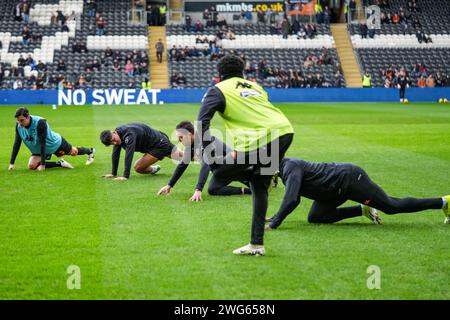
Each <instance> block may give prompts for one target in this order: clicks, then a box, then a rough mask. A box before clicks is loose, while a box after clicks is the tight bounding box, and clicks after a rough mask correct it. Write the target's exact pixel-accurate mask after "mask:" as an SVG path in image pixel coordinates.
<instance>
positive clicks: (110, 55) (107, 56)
mask: <svg viewBox="0 0 450 320" xmlns="http://www.w3.org/2000/svg"><path fill="white" fill-rule="evenodd" d="M113 54H114V53H113V51H112V49H111V48H110V47H108V48H106V50H105V57H106V58H111V57H112V56H113Z"/></svg>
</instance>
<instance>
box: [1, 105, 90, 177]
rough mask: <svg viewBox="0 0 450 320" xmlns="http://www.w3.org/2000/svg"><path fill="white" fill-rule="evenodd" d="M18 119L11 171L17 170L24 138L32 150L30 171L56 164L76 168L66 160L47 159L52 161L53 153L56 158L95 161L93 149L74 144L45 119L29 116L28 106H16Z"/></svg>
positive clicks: (51, 166) (29, 162)
mask: <svg viewBox="0 0 450 320" xmlns="http://www.w3.org/2000/svg"><path fill="white" fill-rule="evenodd" d="M15 118H16V121H17V124H16V138H15V142H14V146H13V150H12V154H11V160H10V162H9V168H8V169H9V170H14V168H15V161H16V158H17V154H18V153H19V150H20V146H21V144H22V141H23V142H24V143H25V145H26V146H27V148H28V149H29V150H30V151H31V157H30V159H29V161H28V168H29V169H30V170H35V169H38V170H39V171H43V170H45V169H46V168H47V169H49V168H55V167H63V168H68V169H73V166H72V165H71V164H70V163H68V162H67V161H65V160H64V159H60V160H59V161H56V162H50V161H47V160H50V158H51V157H52V154H55V155H56V156H57V157H62V156H65V155H70V156H77V155H87V160H86V165H90V164H92V163H93V162H94V155H95V149H94V148H85V147H72V145H71V144H70V143H68V142H67V141H66V139H64V138H63V137H62V136H61V135H60V134H59V133H56V132H53V131H52V129H50V126H49V125H48V123H47V121H46V120H45V119H44V118H41V117H38V116H34V115H30V112H29V111H28V109H27V108H19V109H17V111H16V114H15Z"/></svg>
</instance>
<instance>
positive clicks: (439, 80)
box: [435, 71, 444, 87]
mask: <svg viewBox="0 0 450 320" xmlns="http://www.w3.org/2000/svg"><path fill="white" fill-rule="evenodd" d="M435 82H436V87H443V86H444V79H443V78H442V75H441V72H440V71H436V75H435Z"/></svg>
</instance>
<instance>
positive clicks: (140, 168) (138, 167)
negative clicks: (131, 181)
mask: <svg viewBox="0 0 450 320" xmlns="http://www.w3.org/2000/svg"><path fill="white" fill-rule="evenodd" d="M134 171H136V172H137V173H147V172H148V166H147V167H145V166H143V165H142V163H141V162H140V160H137V161H136V162H135V163H134Z"/></svg>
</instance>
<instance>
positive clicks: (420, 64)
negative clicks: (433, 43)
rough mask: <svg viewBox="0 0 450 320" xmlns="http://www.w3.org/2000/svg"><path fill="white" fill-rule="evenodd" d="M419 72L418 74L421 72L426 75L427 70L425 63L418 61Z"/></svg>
mask: <svg viewBox="0 0 450 320" xmlns="http://www.w3.org/2000/svg"><path fill="white" fill-rule="evenodd" d="M419 72H420V74H423V75H424V76H426V74H427V72H428V70H427V67H425V65H424V64H423V63H419Z"/></svg>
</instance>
